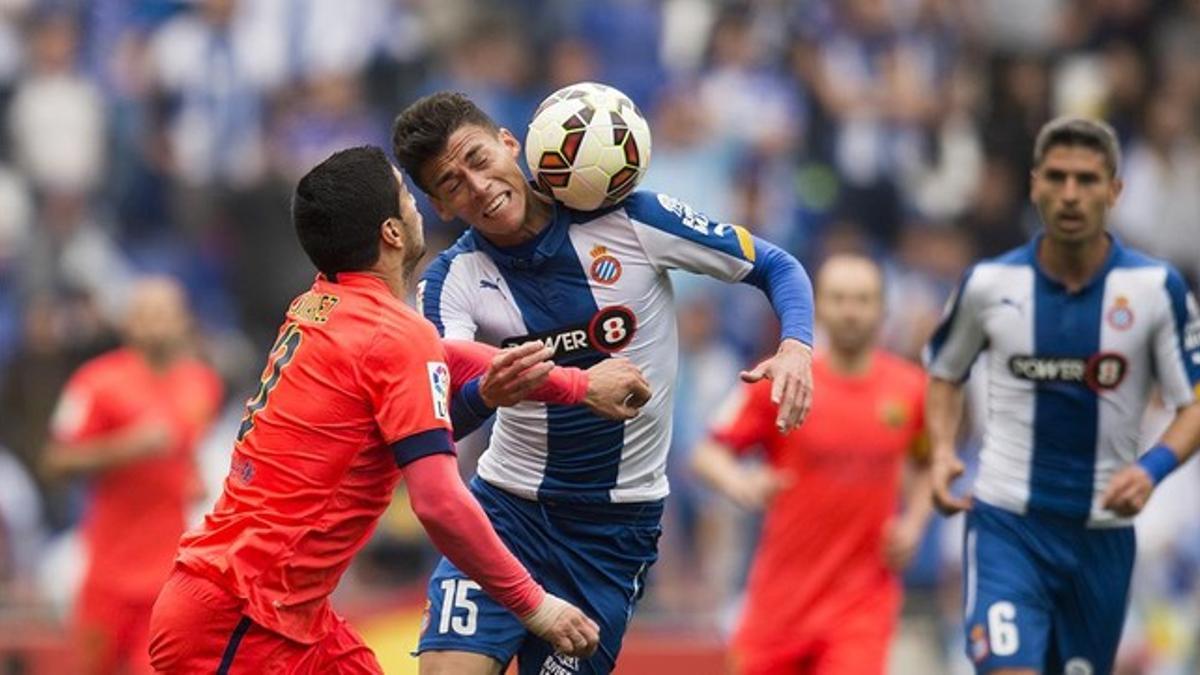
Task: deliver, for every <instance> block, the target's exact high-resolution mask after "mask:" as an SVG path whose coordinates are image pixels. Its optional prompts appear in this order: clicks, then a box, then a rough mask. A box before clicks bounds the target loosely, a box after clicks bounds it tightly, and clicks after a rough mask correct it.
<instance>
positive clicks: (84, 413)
mask: <svg viewBox="0 0 1200 675" xmlns="http://www.w3.org/2000/svg"><path fill="white" fill-rule="evenodd" d="M102 394H103V392H101V391H100V387H99V386H98V380H97V378H96V377H95V372H94V371H93V370H90V369H84V370H80V371H78V372H76V373H75V374H74V375H73V376H71V379H70V380H69V381H68V382H67V386H66V387H64V388H63V391H62V394H60V395H59V398H58V403H57V404H56V406H55V408H54V414H53V416H52V417H51V418H50V436H51V438H53V439H54V440H55V441H56V442H58V443H66V444H73V443H79V442H81V441H86V440H88V439H91V438H94V437H96V436H99V435H101V434H104V433H106V432H109V431H112V430H113V428H112V427H113V421H112V419H111V417H110V416H109V414H108V412H107V410H106V409H105V406H104V402H105V400H106V399H105V397H104V396H103V395H102Z"/></svg>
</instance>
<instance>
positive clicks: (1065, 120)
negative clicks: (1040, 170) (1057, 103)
mask: <svg viewBox="0 0 1200 675" xmlns="http://www.w3.org/2000/svg"><path fill="white" fill-rule="evenodd" d="M1056 146H1067V147H1073V146H1081V147H1085V148H1090V149H1092V150H1095V151H1096V152H1098V153H1100V154H1101V155H1104V163H1105V164H1106V165H1107V166H1108V175H1109V176H1115V175H1117V172H1118V171H1120V169H1121V145H1120V144H1119V143H1118V142H1117V134H1116V132H1114V131H1113V128H1112V127H1110V126H1109V125H1108V124H1107V123H1105V122H1102V121H1100V120H1093V119H1087V118H1086V117H1071V116H1067V117H1058V118H1056V119H1053V120H1050V121H1049V122H1047V123H1046V124H1045V126H1043V127H1042V129H1041V131H1039V132H1038V135H1037V141H1035V142H1034V144H1033V165H1034V166H1035V167H1038V166H1041V165H1042V161H1043V160H1044V159H1046V153H1048V152H1050V149H1051V148H1054V147H1056Z"/></svg>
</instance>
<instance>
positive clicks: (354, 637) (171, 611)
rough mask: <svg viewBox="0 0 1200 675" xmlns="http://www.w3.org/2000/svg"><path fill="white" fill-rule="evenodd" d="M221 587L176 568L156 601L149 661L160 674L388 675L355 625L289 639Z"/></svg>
mask: <svg viewBox="0 0 1200 675" xmlns="http://www.w3.org/2000/svg"><path fill="white" fill-rule="evenodd" d="M241 608H242V602H241V601H240V600H239V599H237V598H235V597H233V596H232V595H230V594H229V593H227V592H225V590H224V589H222V588H221V587H220V586H217V585H216V584H214V583H213V582H211V581H209V580H207V579H204V578H203V577H200V576H197V575H195V574H192V573H190V572H188V571H186V570H182V569H179V568H176V569H175V571H174V572H172V573H171V576H170V578H169V579H167V583H166V585H165V586H163V589H162V592H161V593H160V594H159V596H158V601H157V602H156V603H154V615H153V616H152V618H151V619H150V661H151V663H152V664H153V666H154V668H155V670H156V671H157V672H160V673H217V675H234V674H237V673H243V674H245V675H258V674H263V675H266V674H268V673H269V674H278V675H309V674H312V675H317V674H319V673H347V674H352V675H383V670H382V669H381V668H380V667H379V662H378V661H376V659H375V654H374V653H373V652H372V651H371V649H370V648H369V647H367V645H366V644H364V643H363V641H362V638H360V637H359V636H358V633H356V632H354V629H352V628H351V627H350V625H349V624H348V623H346V622H345V621H344V620H341V619H339V623H338V627H337V628H336V629H334V631H333V632H331V633H330V634H329V635H327V636H325V638H323V639H322V640H321V641H320V642H317V643H316V644H311V645H306V644H302V643H300V642H295V641H293V640H289V639H287V638H285V637H283V636H281V635H279V634H278V633H274V632H272V631H269V630H267V629H266V628H263V627H262V626H259V625H258V624H256V623H254V622H253V621H251V620H250V618H249V617H247V616H245V615H243V614H242V612H241Z"/></svg>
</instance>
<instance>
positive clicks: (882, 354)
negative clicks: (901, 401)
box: [875, 349, 925, 390]
mask: <svg viewBox="0 0 1200 675" xmlns="http://www.w3.org/2000/svg"><path fill="white" fill-rule="evenodd" d="M875 359H876V363H877V364H878V371H877V372H878V373H879V377H880V379H882V380H884V381H886V382H890V383H894V384H895V385H897V386H898V387H901V388H905V389H920V390H924V388H925V369H924V368H921V367H920V366H919V365H917V364H915V363H913V362H912V361H909V360H908V359H905V358H903V357H900V356H898V355H896V354H893V353H891V352H888V351H884V350H882V349H881V350H878V351H876V352H875Z"/></svg>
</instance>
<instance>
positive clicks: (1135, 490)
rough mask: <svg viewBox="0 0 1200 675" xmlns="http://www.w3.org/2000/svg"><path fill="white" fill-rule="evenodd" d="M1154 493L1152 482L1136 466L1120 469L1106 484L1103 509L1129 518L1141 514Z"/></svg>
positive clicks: (1146, 474)
mask: <svg viewBox="0 0 1200 675" xmlns="http://www.w3.org/2000/svg"><path fill="white" fill-rule="evenodd" d="M1153 492H1154V480H1153V479H1151V478H1150V474H1148V473H1146V470H1145V469H1143V468H1142V467H1141V466H1140V465H1138V464H1132V465H1130V466H1127V467H1125V468H1124V469H1121V470H1120V471H1118V472H1117V473H1116V475H1114V476H1113V477H1112V480H1111V481H1109V483H1108V490H1106V491H1105V493H1104V501H1103V505H1104V508H1106V509H1108V510H1109V511H1112V512H1113V513H1115V514H1117V515H1118V516H1121V517H1122V518H1130V517H1132V516H1136V515H1137V514H1139V513H1141V511H1142V509H1144V508H1146V502H1148V501H1150V495H1151V494H1152V493H1153Z"/></svg>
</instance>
